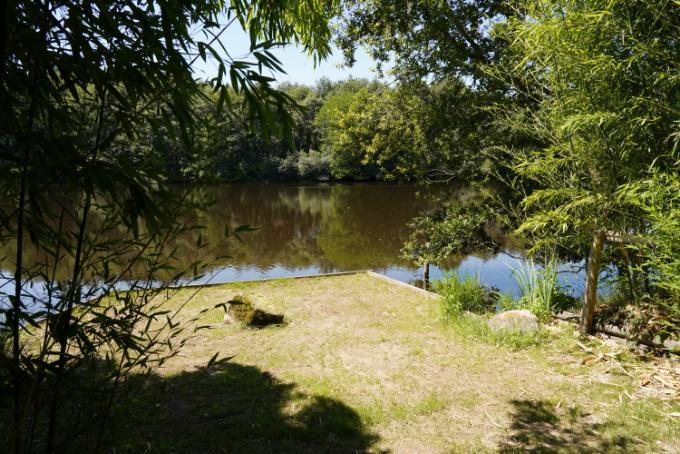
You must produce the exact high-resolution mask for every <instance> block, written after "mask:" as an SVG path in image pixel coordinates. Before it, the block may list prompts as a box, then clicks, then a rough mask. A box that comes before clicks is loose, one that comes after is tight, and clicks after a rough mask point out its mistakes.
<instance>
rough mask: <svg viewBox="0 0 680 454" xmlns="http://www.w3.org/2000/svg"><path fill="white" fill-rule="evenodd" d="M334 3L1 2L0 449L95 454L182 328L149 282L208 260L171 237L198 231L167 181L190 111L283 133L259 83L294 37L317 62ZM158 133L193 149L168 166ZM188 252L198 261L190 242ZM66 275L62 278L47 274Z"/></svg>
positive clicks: (287, 107) (190, 272)
mask: <svg viewBox="0 0 680 454" xmlns="http://www.w3.org/2000/svg"><path fill="white" fill-rule="evenodd" d="M332 9H333V4H332V2H327V1H324V0H321V1H319V0H301V1H297V2H268V1H259V0H253V1H248V0H234V1H230V2H226V3H225V2H221V1H211V0H205V1H197V2H189V1H137V0H120V1H89V0H83V1H62V0H44V1H40V2H37V1H32V0H31V1H9V2H8V1H5V2H2V3H1V7H0V106H2V107H1V109H0V245H1V246H2V248H1V249H0V250H2V251H3V254H5V253H7V252H8V251H12V252H13V254H12V255H11V256H3V257H0V263H1V264H2V268H1V270H2V271H1V272H2V275H0V278H1V279H2V285H0V311H1V313H0V386H1V387H2V390H3V392H2V393H1V399H2V401H1V402H0V419H1V422H0V426H2V427H3V430H2V432H1V433H0V450H2V451H3V452H5V451H10V450H12V451H14V452H33V451H41V452H43V451H44V452H69V451H93V452H99V451H103V450H105V448H104V446H105V445H104V443H105V439H106V437H107V435H108V434H109V433H110V432H109V431H110V430H112V428H111V427H110V426H109V425H108V424H107V422H108V420H109V416H110V414H111V411H113V407H114V406H115V405H114V404H115V403H116V399H115V398H114V396H115V395H116V393H117V392H118V391H119V390H120V386H122V384H123V382H124V381H125V379H126V377H128V376H129V374H130V372H131V371H133V370H134V371H136V372H138V371H140V370H141V371H143V370H144V369H145V368H147V369H149V368H152V367H155V366H157V365H158V364H159V363H162V362H163V361H164V358H166V357H167V356H168V355H172V354H175V352H176V350H175V349H176V348H177V347H178V346H179V345H178V343H177V342H178V341H177V336H178V334H179V333H180V332H181V331H182V329H183V328H184V326H183V325H184V324H182V325H180V324H178V323H177V322H175V321H173V318H174V316H175V315H176V312H175V313H170V312H169V311H167V310H164V309H163V308H162V307H161V306H162V298H160V299H156V298H155V297H156V296H158V295H160V294H161V293H162V290H163V288H164V285H160V286H159V285H157V284H159V283H160V282H165V283H168V282H170V283H173V282H174V283H178V282H181V280H180V279H181V278H182V277H186V278H191V277H192V276H194V275H196V274H199V273H200V272H201V271H202V270H203V268H202V265H203V261H202V260H201V257H198V259H197V260H195V261H192V262H191V263H186V262H181V261H179V260H178V259H177V255H176V251H177V245H176V239H177V237H178V236H179V235H180V234H181V233H183V232H186V231H187V230H193V229H198V228H200V226H199V225H197V223H196V222H195V219H194V218H193V217H189V218H190V219H191V221H189V222H188V223H185V222H182V221H180V219H181V216H180V215H181V214H186V213H187V212H191V211H193V210H196V212H199V211H200V209H201V208H202V207H203V205H204V200H203V199H202V197H196V198H195V197H193V195H192V193H191V192H190V191H184V192H183V193H181V194H179V195H178V194H177V193H176V192H175V191H171V190H169V188H168V187H167V186H166V185H165V183H166V182H167V181H168V180H169V179H170V178H171V177H172V172H169V169H171V168H172V167H173V166H176V167H181V166H194V165H195V156H194V153H196V152H197V150H196V148H195V147H193V146H189V145H192V144H194V143H195V142H196V141H197V139H199V138H200V134H199V132H200V131H201V128H200V122H201V120H202V115H201V112H197V109H196V106H197V104H200V103H201V102H205V100H206V98H208V95H210V96H211V97H214V98H213V99H214V100H215V101H216V102H215V103H214V109H215V112H217V113H218V115H216V118H226V117H228V116H230V115H231V114H233V113H234V112H239V113H240V114H241V115H240V118H242V121H243V123H242V125H246V124H247V126H248V128H249V129H251V130H257V131H259V133H260V134H262V136H263V137H269V136H281V137H285V136H290V135H291V134H290V126H291V125H292V121H293V120H292V115H291V113H290V111H291V109H292V107H293V103H292V100H291V98H290V97H289V96H287V95H286V94H285V93H282V92H281V91H278V90H277V89H275V88H274V87H273V85H272V81H273V78H271V77H267V76H265V75H264V73H265V71H266V72H269V71H278V70H279V69H280V62H278V60H276V58H275V57H274V56H273V54H272V53H271V50H272V49H273V48H275V47H277V46H278V45H280V44H279V43H285V42H296V43H298V44H300V45H301V46H302V47H304V48H305V49H307V50H308V51H309V52H310V53H311V54H313V55H314V56H315V58H323V57H324V56H326V55H328V52H329V49H330V47H329V38H330V30H329V27H328V19H329V14H330V12H331V11H332ZM229 26H236V27H242V28H243V29H245V30H247V31H248V33H249V34H250V38H251V49H250V51H251V53H250V56H249V57H245V58H243V59H241V60H234V59H232V58H231V57H229V53H228V52H218V50H222V49H224V50H226V47H225V46H226V45H227V44H228V43H225V42H224V40H223V39H221V38H220V36H221V35H222V34H223V32H224V31H225V30H226V29H227V28H228V27H229ZM208 58H211V59H212V60H213V62H214V63H215V64H216V66H217V68H218V75H217V77H216V78H215V79H214V80H213V81H211V84H210V89H208V88H207V87H206V86H205V85H204V84H201V83H199V81H197V80H196V78H195V76H194V73H193V69H192V67H191V65H192V64H193V63H194V62H195V61H196V60H198V59H202V60H207V59H208ZM166 138H168V139H170V141H175V142H177V143H183V144H186V145H187V147H186V148H185V150H187V151H186V153H185V154H184V155H181V156H176V159H174V160H172V159H169V157H175V156H172V154H170V155H168V154H166V155H163V153H164V152H166V151H167V150H165V149H164V148H162V147H161V146H160V144H162V143H163V142H164V141H163V140H161V139H166ZM199 151H200V150H199ZM192 171H194V170H193V169H192ZM195 171H196V172H198V170H195ZM242 230H243V229H242ZM222 231H223V232H224V229H222ZM225 233H227V234H228V233H229V232H225ZM193 248H194V250H195V251H196V252H197V254H198V255H199V256H200V255H201V251H205V249H206V245H205V243H204V242H203V241H202V237H201V236H200V235H199V237H198V240H197V241H196V243H195V244H194V245H193ZM29 251H30V252H32V253H33V254H34V256H35V257H37V258H38V260H37V261H35V262H32V263H31V262H29V261H28V260H26V257H25V254H29ZM60 263H68V264H69V265H70V266H69V267H68V269H67V270H66V272H65V273H64V272H63V271H62V272H61V273H60V274H59V275H57V268H58V266H57V265H58V264H60ZM133 270H134V271H133ZM123 282H124V285H123V284H122V283H123ZM122 288H124V289H126V290H130V291H127V292H121V289H122ZM214 360H215V358H213V362H214Z"/></svg>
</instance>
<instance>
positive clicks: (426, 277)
mask: <svg viewBox="0 0 680 454" xmlns="http://www.w3.org/2000/svg"><path fill="white" fill-rule="evenodd" d="M429 287H430V264H429V263H427V262H425V265H423V288H424V289H425V290H427V289H428V288H429Z"/></svg>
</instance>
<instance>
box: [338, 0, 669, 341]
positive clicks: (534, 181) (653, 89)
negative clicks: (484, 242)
mask: <svg viewBox="0 0 680 454" xmlns="http://www.w3.org/2000/svg"><path fill="white" fill-rule="evenodd" d="M677 8H678V5H677V2H669V1H665V0H658V1H656V0H654V1H635V0H615V1H604V0H602V1H599V0H588V1H572V0H548V1H543V0H540V1H539V0H536V1H533V0H522V1H519V2H515V3H510V2H495V1H472V2H443V1H437V0H431V1H424V2H416V3H411V2H408V3H406V4H399V3H394V2H383V1H370V2H369V1H363V0H354V1H351V2H346V3H345V4H344V8H343V9H342V14H341V18H340V31H339V34H338V37H337V39H338V43H339V45H340V47H341V48H342V49H343V50H344V51H345V53H346V57H347V59H348V61H352V59H353V52H354V50H355V49H356V46H358V45H363V46H366V47H367V48H368V50H369V52H370V53H371V54H372V55H373V56H374V57H375V58H377V59H378V61H379V62H382V63H388V62H392V63H394V65H395V69H394V74H395V77H396V80H397V82H398V83H399V86H398V88H397V89H395V91H394V93H395V94H399V96H400V97H401V98H402V99H405V100H406V101H401V102H400V104H399V105H403V106H410V103H409V102H408V99H409V97H410V96H418V97H420V98H422V99H426V98H427V97H426V96H423V95H418V93H419V89H420V88H419V87H422V86H426V87H427V88H426V91H427V92H429V93H433V92H435V91H436V87H437V86H438V85H439V84H441V83H445V84H447V86H456V84H457V83H460V85H461V87H463V90H462V91H461V92H459V93H455V92H452V93H453V94H452V96H451V97H450V98H449V100H448V102H447V107H448V109H447V108H441V107H440V108H434V109H433V110H432V111H430V110H429V109H430V106H432V105H433V103H432V100H431V99H430V100H429V101H428V103H426V104H425V105H420V107H412V108H411V109H410V110H414V111H417V112H418V115H417V116H416V118H414V119H412V118H410V117H407V118H404V112H405V111H407V109H389V108H383V109H380V108H379V106H376V107H372V106H371V107H365V108H361V107H358V106H357V109H356V110H352V109H351V106H350V110H349V113H348V115H347V121H348V123H345V126H346V131H344V134H345V135H346V137H347V139H346V140H345V142H346V143H347V144H350V143H361V144H364V145H363V146H362V148H363V149H365V150H368V151H369V156H370V157H375V158H376V160H375V161H370V160H369V159H367V158H366V156H365V155H364V156H363V159H364V161H363V162H365V163H368V162H371V163H374V165H377V166H380V167H379V168H380V169H381V172H382V174H384V175H399V174H400V172H403V169H406V168H408V165H409V164H411V165H413V164H414V163H417V164H425V165H424V166H423V168H421V169H419V170H418V171H415V172H413V175H414V176H416V177H417V178H422V177H430V178H431V177H432V173H428V172H431V171H432V169H437V171H438V172H437V173H438V174H439V175H444V176H450V177H451V178H452V179H457V180H458V181H461V180H466V179H467V180H468V181H469V180H470V179H472V180H475V181H484V182H486V183H500V184H501V186H500V187H499V186H496V189H497V190H496V191H495V192H494V193H493V194H494V197H493V198H491V199H488V200H486V201H484V202H483V203H484V206H485V207H486V208H487V209H486V211H485V214H486V216H487V218H488V220H495V221H497V220H500V219H503V220H504V221H506V225H507V228H508V229H511V230H514V231H515V234H516V235H517V236H518V237H520V238H521V239H522V240H523V241H524V242H525V243H526V245H527V247H528V248H529V252H530V253H531V254H534V255H536V256H538V257H539V258H540V257H545V256H546V255H552V254H556V255H557V256H558V257H561V258H565V259H569V260H573V261H576V262H579V261H585V262H586V265H587V279H586V292H585V305H584V308H585V310H584V314H583V323H582V330H583V331H584V332H591V331H592V329H593V323H592V320H593V311H594V307H595V302H596V298H597V287H598V281H599V279H600V271H601V270H602V269H605V268H607V269H611V268H612V267H614V268H616V270H617V271H618V275H619V276H621V277H622V278H624V279H625V280H626V285H627V286H628V287H629V291H628V294H629V295H630V296H631V298H630V299H629V304H633V305H636V304H637V305H639V304H643V301H645V302H644V304H652V305H654V306H655V307H656V308H657V309H659V310H661V312H662V313H663V314H662V315H661V316H660V317H662V318H665V319H666V320H671V321H672V320H675V319H676V318H677V315H672V314H677V311H678V309H677V308H678V306H680V302H679V301H678V299H677V276H678V267H677V259H676V258H675V257H677V248H678V237H677V233H675V232H677V230H678V228H677V215H676V213H677V209H678V208H677V205H678V199H677V196H676V193H677V190H676V189H677V185H676V183H677V179H678V170H677V169H678V162H679V156H678V140H679V139H680V134H679V132H678V125H679V124H680V111H679V110H678V107H679V105H678V101H677V100H678V99H679V97H680V71H679V68H678V62H680V45H679V41H678V39H677V37H678V33H679V29H680V22H679V20H680V15H679V14H678V13H677ZM423 81H426V82H423ZM456 81H459V82H456ZM363 96H364V98H362V99H361V104H362V105H363V106H368V105H370V103H369V102H368V100H369V99H370V96H368V95H367V94H364V95H363ZM383 98H384V97H383ZM358 99H359V98H358ZM382 102H383V103H385V104H387V103H388V101H386V100H384V101H382ZM434 104H436V103H434ZM461 106H462V108H461ZM490 106H492V107H490ZM458 111H460V112H465V113H466V114H468V115H469V113H472V112H476V113H477V115H479V116H478V117H477V118H474V119H473V118H472V117H470V118H468V119H465V118H463V117H461V118H460V119H458V121H456V120H454V121H451V120H453V119H452V118H451V117H448V118H447V115H450V113H451V112H458ZM429 112H432V115H430V114H429ZM419 119H423V122H422V123H421V122H419ZM352 120H353V121H352ZM437 121H441V122H442V123H444V122H448V124H449V128H448V130H447V131H446V132H444V133H442V134H441V135H437V134H428V132H427V131H429V130H430V129H429V128H430V127H431V126H432V125H434V124H436V122H437ZM451 125H453V126H451ZM473 125H474V127H476V128H477V129H472V127H473ZM442 131H443V130H442ZM461 132H465V133H463V134H461ZM456 134H457V135H456ZM454 135H455V136H456V139H455V140H446V141H445V143H447V144H455V146H449V147H448V148H447V147H442V146H440V145H439V144H440V142H438V140H437V139H434V140H433V138H434V137H445V138H447V139H450V138H451V137H453V136H454ZM341 137H342V136H341ZM466 138H469V139H471V141H470V142H469V143H466ZM340 143H341V144H342V140H341V141H340ZM404 144H406V145H404ZM353 158H354V160H355V161H353V162H356V161H357V160H358V159H360V158H361V154H357V155H356V156H354V157H353ZM385 158H386V159H385ZM466 165H469V166H470V167H471V170H469V171H464V172H457V170H458V169H460V168H461V167H462V168H464V167H465V166H466ZM423 169H427V170H425V171H423ZM494 185H495V184H494ZM499 188H500V190H499ZM674 191H676V192H674ZM456 203H457V204H459V205H460V204H461V202H460V201H457V202H456ZM449 204H451V202H449ZM461 210H463V211H464V210H465V208H460V209H459V210H454V211H452V212H449V213H447V210H446V209H443V210H440V212H439V213H435V214H430V215H428V216H427V217H424V218H421V219H419V220H417V221H416V222H414V224H413V227H414V234H413V236H412V238H411V241H410V242H409V243H408V244H407V247H406V252H407V255H409V256H410V257H411V258H412V259H414V261H416V262H417V263H422V262H428V261H434V262H438V261H440V260H441V258H442V257H445V256H447V255H449V254H450V253H452V252H454V251H457V250H463V249H464V248H465V247H467V244H468V243H469V242H470V231H471V230H472V231H475V230H476V231H478V232H480V231H481V230H479V229H475V228H474V226H479V225H481V224H483V223H484V222H483V221H482V219H480V216H479V213H478V212H476V211H474V210H470V211H469V213H468V214H467V215H466V216H469V219H468V220H467V222H468V223H469V226H472V227H471V228H452V226H464V225H466V224H465V222H463V221H462V220H461V213H460V211H461ZM449 211H450V210H449ZM674 323H675V322H672V324H673V326H674V328H673V329H674V330H676V331H677V325H674Z"/></svg>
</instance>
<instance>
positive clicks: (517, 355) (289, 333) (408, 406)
mask: <svg viewBox="0 0 680 454" xmlns="http://www.w3.org/2000/svg"><path fill="white" fill-rule="evenodd" d="M240 291H242V292H245V294H246V295H249V296H251V297H253V298H254V299H255V301H256V303H257V306H258V307H259V308H261V309H265V310H267V311H270V312H275V313H283V314H284V315H285V321H286V322H285V324H284V325H282V326H272V327H267V328H264V329H247V328H243V327H239V326H234V325H228V324H225V323H224V322H223V321H222V317H223V312H222V310H221V309H218V310H213V311H210V312H208V313H206V314H204V315H203V316H202V317H201V321H200V324H202V325H206V324H207V325H209V326H210V328H211V329H207V330H201V331H198V332H197V333H196V336H195V337H194V338H192V339H191V340H190V341H189V342H188V343H187V345H186V346H185V348H184V349H183V350H182V351H181V354H180V355H179V356H177V357H175V358H173V359H171V360H170V361H169V362H168V363H166V365H164V366H163V368H161V370H160V371H159V373H158V375H157V376H153V377H148V378H145V379H144V380H141V379H140V383H139V386H138V390H139V391H140V392H138V393H136V394H137V397H136V399H137V404H138V405H136V406H135V408H134V409H133V410H128V411H127V413H126V412H123V411H122V410H121V411H120V413H119V414H118V417H119V418H118V419H119V420H118V424H119V425H121V430H119V431H118V433H120V434H122V435H123V436H124V438H121V439H119V440H118V444H119V446H120V447H121V448H122V447H127V448H129V449H130V450H132V451H139V450H140V449H147V448H149V447H150V448H151V449H150V450H151V451H153V452H167V451H173V452H348V453H349V452H367V451H368V452H387V451H389V452H403V453H415V452H419V453H423V452H480V451H482V452H483V451H491V452H495V451H502V452H513V451H526V450H535V451H536V452H553V451H559V452H590V451H592V452H602V451H613V452H617V451H620V452H636V451H638V452H650V451H651V452H666V451H667V452H677V451H678V450H680V422H679V421H680V420H679V419H678V418H673V417H672V416H669V414H671V413H675V412H680V402H678V400H675V401H669V400H665V401H662V400H659V399H654V398H650V397H638V396H637V395H636V391H638V387H639V384H640V380H641V378H642V377H641V375H640V374H641V373H642V372H640V371H644V366H645V365H644V364H641V363H640V364H638V362H637V361H636V360H632V359H629V360H627V361H624V362H623V363H621V362H619V361H616V362H614V361H613V360H607V358H609V356H606V355H604V359H603V360H598V361H594V362H591V361H588V360H587V358H589V357H591V356H593V355H591V354H588V353H586V351H585V350H584V347H586V348H592V349H594V351H595V352H598V351H602V352H605V351H606V348H607V347H606V345H603V344H601V343H599V342H598V341H597V340H592V341H590V342H584V341H581V344H582V345H581V346H579V345H578V344H577V340H578V339H577V338H576V337H575V336H574V331H573V328H572V327H571V326H569V325H561V326H559V327H549V329H547V330H546V334H545V335H544V336H542V342H541V344H539V345H534V346H529V347H524V348H521V349H516V348H515V349H513V348H512V347H511V346H508V345H505V344H502V343H501V344H499V343H498V342H494V341H489V339H487V340H486V341H485V340H480V339H479V338H478V337H474V336H470V335H469V332H468V331H469V330H466V329H461V326H460V325H456V324H454V325H452V324H447V323H445V322H444V320H443V319H442V313H441V310H440V307H439V302H438V301H437V300H436V299H432V298H429V297H427V296H425V295H423V294H422V293H419V292H417V291H415V290H413V289H410V288H406V287H404V286H399V285H395V284H392V283H390V282H386V281H384V280H382V279H378V278H376V277H372V276H370V275H368V274H357V275H345V276H334V277H323V278H309V279H292V280H276V281H267V282H257V283H243V284H229V285H222V286H213V287H207V288H204V289H202V290H200V291H199V292H198V293H197V294H196V295H195V296H193V298H192V299H191V300H190V302H189V303H188V305H187V306H186V308H185V312H184V313H185V316H186V317H189V316H191V315H195V314H197V313H198V312H199V311H200V310H201V309H203V308H205V307H212V306H214V305H215V304H217V303H220V302H225V301H227V300H229V299H230V298H231V297H233V296H234V295H235V294H236V293H238V292H240ZM191 293H193V290H189V289H184V290H181V291H179V292H177V294H176V295H174V296H173V297H172V298H171V299H170V301H169V302H168V305H169V306H173V305H179V304H181V303H182V302H183V301H185V300H186V299H187V297H188V296H189V295H190V294H191ZM216 352H219V354H220V356H219V357H221V358H224V357H233V358H231V359H230V360H229V361H224V362H219V363H218V364H215V365H213V366H212V367H210V368H207V367H206V365H207V364H208V361H209V359H210V358H211V357H212V356H213V355H214V354H215V353H216ZM584 360H585V362H586V363H587V364H584ZM621 364H623V367H622V366H621ZM633 366H635V367H633ZM638 366H639V367H638ZM673 402H674V403H673Z"/></svg>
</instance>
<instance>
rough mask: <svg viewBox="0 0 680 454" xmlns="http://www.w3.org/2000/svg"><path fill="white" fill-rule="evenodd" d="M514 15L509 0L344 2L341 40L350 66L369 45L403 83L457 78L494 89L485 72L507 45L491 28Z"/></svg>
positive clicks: (341, 46)
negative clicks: (495, 35)
mask: <svg viewBox="0 0 680 454" xmlns="http://www.w3.org/2000/svg"><path fill="white" fill-rule="evenodd" d="M514 12H515V10H514V9H512V8H511V6H510V2H507V1H503V0H474V1H464V0H453V1H449V0H424V1H417V2H411V1H402V2H395V1H390V0H377V1H366V0H350V1H345V2H343V3H342V12H341V14H340V21H339V22H340V26H339V34H338V39H337V42H338V45H339V47H340V49H342V50H343V51H344V53H345V58H346V60H347V62H348V63H353V61H354V51H355V50H356V47H357V46H359V45H364V46H365V47H367V48H368V50H369V54H370V55H371V56H372V57H373V58H374V59H375V60H376V61H377V62H378V63H379V64H384V63H388V62H390V61H392V62H393V63H394V68H393V69H392V71H393V72H394V74H395V75H396V77H397V78H398V79H399V80H401V81H403V82H407V81H408V82H413V81H420V80H422V79H429V80H432V79H434V80H438V79H443V78H449V77H456V78H462V79H466V80H470V81H473V82H474V83H475V84H479V85H488V84H491V85H493V84H495V82H494V80H493V78H489V77H488V75H487V74H486V73H485V72H484V70H483V68H484V66H485V65H488V64H490V63H492V62H494V61H496V60H497V59H498V58H499V57H500V55H501V54H502V50H503V48H504V46H505V43H504V42H503V41H499V40H497V39H494V37H492V36H491V35H490V33H489V30H490V27H491V24H493V23H494V22H497V21H499V20H502V19H503V18H505V17H507V16H509V15H511V14H514Z"/></svg>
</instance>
